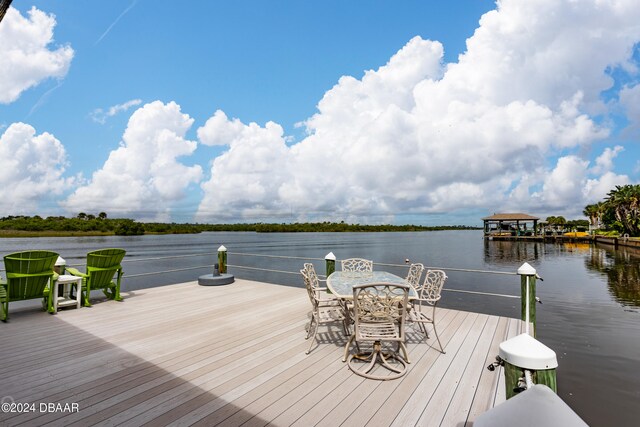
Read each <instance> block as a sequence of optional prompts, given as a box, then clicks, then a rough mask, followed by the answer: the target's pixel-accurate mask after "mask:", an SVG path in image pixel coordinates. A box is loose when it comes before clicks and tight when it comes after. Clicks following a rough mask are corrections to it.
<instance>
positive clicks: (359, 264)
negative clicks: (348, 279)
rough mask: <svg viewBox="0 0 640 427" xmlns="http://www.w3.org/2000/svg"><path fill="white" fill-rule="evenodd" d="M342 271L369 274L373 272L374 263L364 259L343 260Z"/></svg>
mask: <svg viewBox="0 0 640 427" xmlns="http://www.w3.org/2000/svg"><path fill="white" fill-rule="evenodd" d="M341 263H342V271H355V272H368V271H373V261H370V260H368V259H364V258H348V259H343V260H342V261H341Z"/></svg>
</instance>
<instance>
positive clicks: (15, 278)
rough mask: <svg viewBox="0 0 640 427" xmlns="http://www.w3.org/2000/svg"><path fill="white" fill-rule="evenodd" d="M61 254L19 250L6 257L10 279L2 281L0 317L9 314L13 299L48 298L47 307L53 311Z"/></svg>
mask: <svg viewBox="0 0 640 427" xmlns="http://www.w3.org/2000/svg"><path fill="white" fill-rule="evenodd" d="M56 259H58V254H57V253H55V252H50V251H25V252H16V253H13V254H9V255H6V256H5V257H4V268H5V270H6V273H7V280H6V282H5V281H4V280H3V281H0V320H2V321H3V322H6V321H7V319H8V318H9V302H10V301H24V300H29V299H36V298H46V310H47V311H48V312H49V313H53V301H52V299H51V294H52V293H51V292H49V289H52V286H53V280H54V275H55V273H54V271H53V265H54V264H55V262H56Z"/></svg>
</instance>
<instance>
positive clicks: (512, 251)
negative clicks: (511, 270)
mask: <svg viewBox="0 0 640 427" xmlns="http://www.w3.org/2000/svg"><path fill="white" fill-rule="evenodd" d="M542 246H543V243H542V242H517V241H507V240H489V239H484V259H485V262H486V263H487V264H495V265H509V266H511V265H513V263H514V262H530V261H533V260H537V259H538V258H539V257H540V254H541V253H542V252H543V251H542Z"/></svg>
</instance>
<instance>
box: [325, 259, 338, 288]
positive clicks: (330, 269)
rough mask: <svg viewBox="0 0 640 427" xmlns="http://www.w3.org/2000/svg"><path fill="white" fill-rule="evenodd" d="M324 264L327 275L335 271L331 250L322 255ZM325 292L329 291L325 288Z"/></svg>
mask: <svg viewBox="0 0 640 427" xmlns="http://www.w3.org/2000/svg"><path fill="white" fill-rule="evenodd" d="M324 265H325V273H326V274H327V277H329V276H330V275H331V273H333V272H334V271H336V256H335V255H334V254H333V252H329V253H328V254H327V255H326V256H325V257H324ZM327 292H329V293H331V291H329V290H328V289H327Z"/></svg>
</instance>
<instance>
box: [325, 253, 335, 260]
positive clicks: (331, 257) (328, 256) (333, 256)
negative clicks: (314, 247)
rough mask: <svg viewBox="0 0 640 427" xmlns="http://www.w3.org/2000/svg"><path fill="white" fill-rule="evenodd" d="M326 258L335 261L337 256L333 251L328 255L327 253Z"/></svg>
mask: <svg viewBox="0 0 640 427" xmlns="http://www.w3.org/2000/svg"><path fill="white" fill-rule="evenodd" d="M324 259H325V260H327V261H335V260H336V256H335V255H334V254H333V252H329V253H328V254H327V255H325V257H324Z"/></svg>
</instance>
